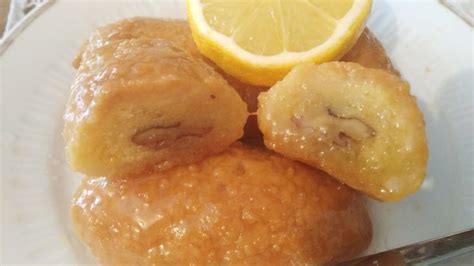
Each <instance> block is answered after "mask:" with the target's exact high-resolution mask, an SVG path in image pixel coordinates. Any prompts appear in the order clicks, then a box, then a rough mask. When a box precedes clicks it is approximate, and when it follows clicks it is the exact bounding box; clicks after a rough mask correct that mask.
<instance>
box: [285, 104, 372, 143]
mask: <svg viewBox="0 0 474 266" xmlns="http://www.w3.org/2000/svg"><path fill="white" fill-rule="evenodd" d="M291 121H292V122H293V123H294V124H295V126H296V127H297V128H311V129H313V130H315V129H318V130H319V132H320V134H321V135H323V136H324V139H330V140H332V142H333V143H335V144H336V145H338V146H341V147H347V146H348V145H349V142H350V141H356V142H358V141H362V140H364V139H368V138H371V137H373V136H375V130H374V129H373V128H372V127H371V126H369V125H367V124H366V123H364V122H363V121H361V120H360V119H358V118H353V117H342V116H339V115H337V114H335V113H334V112H333V111H332V110H331V109H329V108H328V109H327V113H324V114H321V115H319V116H318V117H312V118H311V119H309V118H306V117H303V116H296V115H293V116H292V117H291Z"/></svg>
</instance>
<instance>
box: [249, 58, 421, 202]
mask: <svg viewBox="0 0 474 266" xmlns="http://www.w3.org/2000/svg"><path fill="white" fill-rule="evenodd" d="M257 113H258V124H259V127H260V129H261V131H262V132H263V135H264V141H265V145H266V146H267V147H268V148H269V149H272V150H275V151H277V152H279V153H281V154H283V155H285V156H288V157H289V158H293V159H296V160H299V161H302V162H305V163H307V164H310V165H312V166H314V167H317V168H319V169H322V170H324V171H325V172H327V173H329V174H330V175H332V176H334V177H336V178H337V179H339V180H340V181H341V182H343V183H345V184H347V185H348V186H350V187H352V188H354V189H357V190H360V191H362V192H364V193H366V194H368V195H370V196H372V197H374V198H376V199H379V200H383V201H397V200H400V199H402V198H403V197H405V196H407V195H409V194H411V193H414V192H415V191H417V190H418V189H419V187H420V186H421V184H422V182H423V179H424V177H425V174H426V165H427V158H428V149H427V145H426V136H425V125H424V121H423V114H422V113H421V111H420V109H419V108H418V106H417V104H416V100H415V98H414V97H413V96H411V95H410V89H409V85H408V83H406V82H404V81H402V80H400V78H399V77H398V76H396V75H393V74H390V73H389V72H387V71H383V70H377V69H371V68H365V67H362V66H360V65H358V64H354V63H343V62H331V63H325V64H321V65H310V64H307V65H301V66H297V67H295V68H294V69H293V70H292V71H291V72H290V73H289V74H288V75H287V76H286V77H285V78H284V79H283V80H282V81H281V82H279V83H277V84H275V85H274V86H273V87H272V88H271V89H270V90H269V91H268V92H264V93H262V94H260V96H259V109H258V112H257Z"/></svg>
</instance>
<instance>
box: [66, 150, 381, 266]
mask: <svg viewBox="0 0 474 266" xmlns="http://www.w3.org/2000/svg"><path fill="white" fill-rule="evenodd" d="M71 214H72V220H73V223H74V225H75V228H76V232H77V233H78V235H79V237H80V238H81V239H82V240H83V241H84V242H85V243H86V244H87V246H88V247H89V248H90V250H91V251H92V253H93V254H94V255H95V256H97V257H98V258H99V259H100V261H101V262H102V263H103V264H105V265H119V264H120V265H155V264H156V265H189V264H193V265H223V264H227V265H320V264H330V263H335V262H338V261H341V260H344V259H348V258H350V257H353V256H355V255H356V254H358V253H359V252H361V251H363V250H364V249H365V248H366V247H367V246H368V245H369V243H370V241H371V237H372V224H371V221H370V218H369V216H368V212H367V209H366V207H365V205H364V202H363V199H362V197H361V196H360V194H359V193H357V192H355V191H353V190H352V189H350V188H348V187H346V186H345V185H343V184H341V183H339V182H337V181H336V180H335V179H333V178H331V177H329V176H327V175H326V174H324V173H323V172H320V171H318V170H316V169H314V168H312V167H309V166H306V165H304V164H302V163H299V162H295V161H292V160H289V159H286V158H284V157H282V156H281V155H278V154H274V153H271V152H269V151H266V150H264V149H256V148H249V147H246V146H242V145H240V144H238V143H237V144H235V145H233V146H232V147H231V148H229V149H228V150H226V151H224V152H222V153H220V154H218V155H215V156H211V157H208V158H206V159H205V160H203V161H200V162H198V163H195V164H191V165H188V166H179V167H175V168H172V169H170V170H168V171H164V172H157V173H155V174H153V175H151V176H147V177H140V178H125V179H115V178H114V179H110V178H107V177H99V178H86V179H84V180H83V182H82V184H81V185H80V187H79V188H78V190H77V192H76V194H75V196H74V199H73V205H72V208H71Z"/></svg>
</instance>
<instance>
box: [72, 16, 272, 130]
mask: <svg viewBox="0 0 474 266" xmlns="http://www.w3.org/2000/svg"><path fill="white" fill-rule="evenodd" d="M134 38H161V39H165V40H167V41H169V42H171V43H172V44H173V45H175V46H177V47H179V48H181V49H183V50H185V51H187V52H188V53H189V54H190V55H191V56H192V57H193V58H195V59H200V60H203V61H204V62H206V63H207V64H208V65H210V66H211V67H213V68H214V69H215V70H216V71H217V72H219V73H220V74H221V75H222V76H223V77H224V78H225V79H226V80H227V82H228V83H229V84H230V85H231V86H232V87H233V88H234V89H235V90H236V91H237V92H238V93H239V95H240V96H241V97H242V100H243V101H244V102H245V103H246V104H247V106H248V111H249V112H250V113H253V112H255V111H257V97H258V94H259V93H260V92H262V91H265V90H267V89H268V88H266V87H257V86H253V85H250V84H246V83H243V82H241V81H239V80H238V79H236V78H234V77H232V76H230V75H228V74H227V73H225V72H224V71H223V70H221V69H220V68H219V67H218V66H217V65H216V64H214V63H213V62H212V61H210V60H209V59H207V58H206V57H204V56H203V55H202V54H201V53H200V52H199V50H198V49H197V47H196V44H195V43H194V40H193V37H192V35H191V29H190V28H189V24H188V22H187V21H185V20H181V19H160V18H147V17H135V18H130V19H124V20H120V21H117V22H115V23H112V24H109V25H107V26H104V27H101V28H99V29H98V30H97V33H96V34H94V35H93V36H92V38H91V39H90V40H89V41H88V42H87V43H86V44H85V45H83V48H82V49H81V52H80V53H79V54H78V55H77V57H76V59H75V60H74V62H73V65H74V66H75V67H76V68H78V67H79V65H80V62H81V60H82V54H83V52H84V50H85V47H86V46H87V45H89V46H94V47H97V46H100V45H102V44H103V43H108V42H111V41H120V40H127V39H134ZM244 131H245V134H244V139H261V133H260V131H259V129H258V126H257V122H256V117H255V116H254V115H252V116H251V117H249V120H248V121H247V123H246V125H245V130H244Z"/></svg>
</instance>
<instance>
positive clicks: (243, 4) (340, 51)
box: [187, 0, 372, 86]
mask: <svg viewBox="0 0 474 266" xmlns="http://www.w3.org/2000/svg"><path fill="white" fill-rule="evenodd" d="M371 6H372V0H337V1H336V0H252V1H248V0H247V1H244V0H187V9H188V18H189V22H190V25H191V29H192V32H193V38H194V40H195V41H196V44H197V46H198V48H199V50H200V51H201V52H202V53H203V54H204V55H205V56H207V57H209V58H210V59H211V60H212V61H214V62H215V63H216V64H217V65H218V66H219V67H221V68H222V69H224V70H225V71H226V72H227V73H229V74H231V75H233V76H235V77H237V78H238V79H240V80H242V81H244V82H247V83H251V84H254V85H261V86H271V85H273V84H274V83H275V82H276V81H278V80H280V79H282V78H283V77H284V76H285V75H286V74H287V73H288V72H289V70H290V69H291V68H292V67H293V66H295V65H296V64H299V63H303V62H315V63H322V62H326V61H331V60H336V59H339V58H340V57H341V56H343V55H344V54H345V53H346V52H347V51H348V50H349V49H350V48H351V47H352V46H353V45H354V43H355V42H356V41H357V38H358V37H359V35H360V34H361V32H362V30H363V29H364V26H365V21H366V20H367V17H368V16H369V13H370V9H371Z"/></svg>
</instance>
